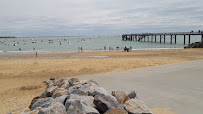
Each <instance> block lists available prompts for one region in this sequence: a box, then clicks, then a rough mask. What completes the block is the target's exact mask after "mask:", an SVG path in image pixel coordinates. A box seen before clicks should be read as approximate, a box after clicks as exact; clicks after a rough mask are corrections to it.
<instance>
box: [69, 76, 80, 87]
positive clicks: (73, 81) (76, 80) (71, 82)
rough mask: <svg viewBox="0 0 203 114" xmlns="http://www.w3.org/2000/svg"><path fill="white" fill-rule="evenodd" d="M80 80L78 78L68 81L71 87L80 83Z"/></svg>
mask: <svg viewBox="0 0 203 114" xmlns="http://www.w3.org/2000/svg"><path fill="white" fill-rule="evenodd" d="M79 81H80V80H79V79H78V78H71V79H70V80H68V82H69V84H70V86H73V84H74V83H76V82H79Z"/></svg>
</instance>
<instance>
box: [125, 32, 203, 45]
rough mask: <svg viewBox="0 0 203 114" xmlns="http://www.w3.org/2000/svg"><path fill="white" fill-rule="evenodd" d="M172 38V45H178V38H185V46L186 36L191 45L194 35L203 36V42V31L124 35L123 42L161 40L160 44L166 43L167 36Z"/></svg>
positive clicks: (202, 38) (202, 39) (202, 37)
mask: <svg viewBox="0 0 203 114" xmlns="http://www.w3.org/2000/svg"><path fill="white" fill-rule="evenodd" d="M167 35H168V36H170V44H172V43H173V39H174V43H175V44H176V41H177V36H181V35H182V36H184V44H185V43H186V42H185V41H186V36H188V43H189V44H190V40H191V36H192V35H199V36H201V41H203V31H199V32H193V31H192V32H170V33H138V34H123V35H122V40H123V41H144V42H146V41H147V42H157V39H158V38H159V39H160V40H159V42H160V43H162V42H163V43H165V42H166V36H167Z"/></svg>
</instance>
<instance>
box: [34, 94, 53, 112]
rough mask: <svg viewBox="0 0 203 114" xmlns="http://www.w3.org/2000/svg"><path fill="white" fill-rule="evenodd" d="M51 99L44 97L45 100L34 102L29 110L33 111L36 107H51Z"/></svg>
mask: <svg viewBox="0 0 203 114" xmlns="http://www.w3.org/2000/svg"><path fill="white" fill-rule="evenodd" d="M52 102H53V98H52V97H46V98H40V99H39V100H38V101H37V102H35V103H34V104H33V105H32V106H31V108H30V109H31V110H34V109H35V108H37V107H42V108H47V107H49V106H51V105H52Z"/></svg>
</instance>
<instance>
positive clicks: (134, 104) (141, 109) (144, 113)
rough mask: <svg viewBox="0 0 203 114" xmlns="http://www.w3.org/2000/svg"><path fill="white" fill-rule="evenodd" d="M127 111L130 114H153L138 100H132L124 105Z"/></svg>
mask: <svg viewBox="0 0 203 114" xmlns="http://www.w3.org/2000/svg"><path fill="white" fill-rule="evenodd" d="M123 105H124V106H125V109H126V110H127V111H128V113H130V114H152V112H151V111H150V110H149V108H148V107H147V106H146V105H145V104H144V102H142V101H139V100H137V99H130V100H128V101H126V102H125V103H124V104H123Z"/></svg>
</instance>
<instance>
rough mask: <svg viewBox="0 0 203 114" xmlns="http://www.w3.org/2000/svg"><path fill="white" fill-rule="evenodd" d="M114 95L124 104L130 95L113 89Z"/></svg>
mask: <svg viewBox="0 0 203 114" xmlns="http://www.w3.org/2000/svg"><path fill="white" fill-rule="evenodd" d="M112 95H113V96H114V97H115V98H116V99H117V101H118V102H119V103H120V104H123V103H125V102H126V101H128V100H129V97H128V96H127V95H126V93H125V92H124V91H112Z"/></svg>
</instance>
